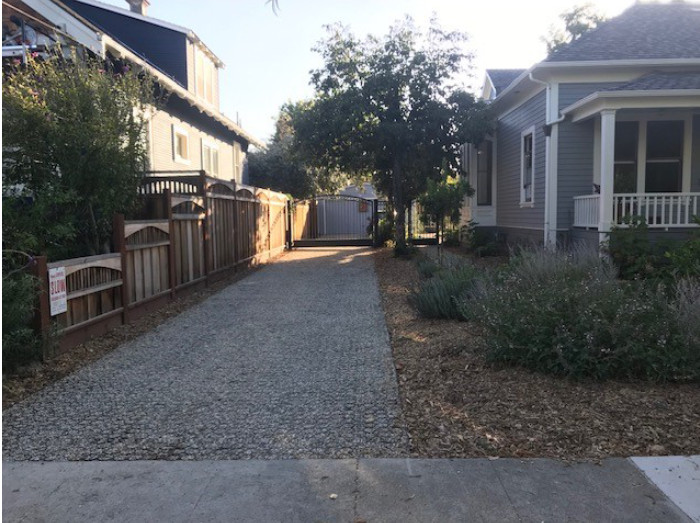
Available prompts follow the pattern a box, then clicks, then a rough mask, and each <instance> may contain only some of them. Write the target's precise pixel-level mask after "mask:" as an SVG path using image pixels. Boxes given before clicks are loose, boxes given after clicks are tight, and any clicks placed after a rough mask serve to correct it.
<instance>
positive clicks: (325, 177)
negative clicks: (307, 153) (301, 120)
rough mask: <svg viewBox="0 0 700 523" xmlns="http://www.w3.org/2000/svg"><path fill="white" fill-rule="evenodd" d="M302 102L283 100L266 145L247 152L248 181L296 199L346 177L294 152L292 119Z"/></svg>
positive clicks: (342, 182) (337, 185)
mask: <svg viewBox="0 0 700 523" xmlns="http://www.w3.org/2000/svg"><path fill="white" fill-rule="evenodd" d="M306 105H307V103H306V102H297V103H287V104H285V105H284V106H283V107H282V109H281V110H280V114H279V116H278V117H277V122H276V123H275V133H274V135H273V136H272V139H271V140H270V141H269V143H268V144H267V148H266V149H264V150H261V151H254V152H252V153H250V154H249V155H248V175H249V177H250V183H251V184H253V185H256V186H258V187H267V188H270V189H274V190H275V191H280V192H283V193H287V194H290V195H292V196H293V197H294V198H299V199H301V198H308V197H310V196H312V195H314V194H319V193H333V192H335V191H336V190H338V189H340V188H341V187H342V186H344V185H347V183H348V181H349V178H348V177H347V176H346V175H345V174H343V173H341V172H340V171H338V170H337V169H332V168H328V167H326V166H319V165H314V164H312V163H309V162H307V161H305V158H304V157H303V155H300V154H298V151H297V148H296V146H295V140H294V126H293V119H294V115H295V114H296V113H298V112H299V111H300V110H304V107H305V106H306Z"/></svg>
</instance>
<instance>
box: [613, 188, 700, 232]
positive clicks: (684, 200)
mask: <svg viewBox="0 0 700 523" xmlns="http://www.w3.org/2000/svg"><path fill="white" fill-rule="evenodd" d="M698 214H700V193H637V194H635V193H625V194H614V195H613V223H614V224H616V225H623V224H624V222H625V219H626V218H628V217H631V216H641V217H642V218H644V220H645V222H646V224H647V226H648V227H649V228H654V229H666V228H669V227H696V224H695V223H694V222H693V216H697V215H698Z"/></svg>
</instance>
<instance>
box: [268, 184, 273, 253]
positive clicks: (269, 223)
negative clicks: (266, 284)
mask: <svg viewBox="0 0 700 523" xmlns="http://www.w3.org/2000/svg"><path fill="white" fill-rule="evenodd" d="M271 201H272V191H270V189H268V190H267V259H268V261H269V260H270V258H271V257H272V252H271V251H272V204H271V203H270V202H271Z"/></svg>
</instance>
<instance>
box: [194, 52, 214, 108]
mask: <svg viewBox="0 0 700 523" xmlns="http://www.w3.org/2000/svg"><path fill="white" fill-rule="evenodd" d="M194 62H195V64H194V66H195V69H194V75H195V94H196V95H197V96H199V97H200V98H202V99H203V100H205V101H206V102H209V103H210V104H213V103H214V89H215V86H214V83H215V81H216V66H215V65H214V63H213V62H212V61H211V60H209V58H207V57H206V56H205V55H204V54H203V53H202V52H200V51H199V50H195V58H194Z"/></svg>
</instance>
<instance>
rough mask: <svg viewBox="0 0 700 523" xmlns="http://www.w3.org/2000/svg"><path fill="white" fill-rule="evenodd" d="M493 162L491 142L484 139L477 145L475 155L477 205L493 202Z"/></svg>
mask: <svg viewBox="0 0 700 523" xmlns="http://www.w3.org/2000/svg"><path fill="white" fill-rule="evenodd" d="M492 162H493V142H491V141H485V142H484V143H483V144H481V145H480V146H479V150H478V152H477V156H476V163H477V169H476V204H477V205H492V204H493V181H492V168H491V165H492Z"/></svg>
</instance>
